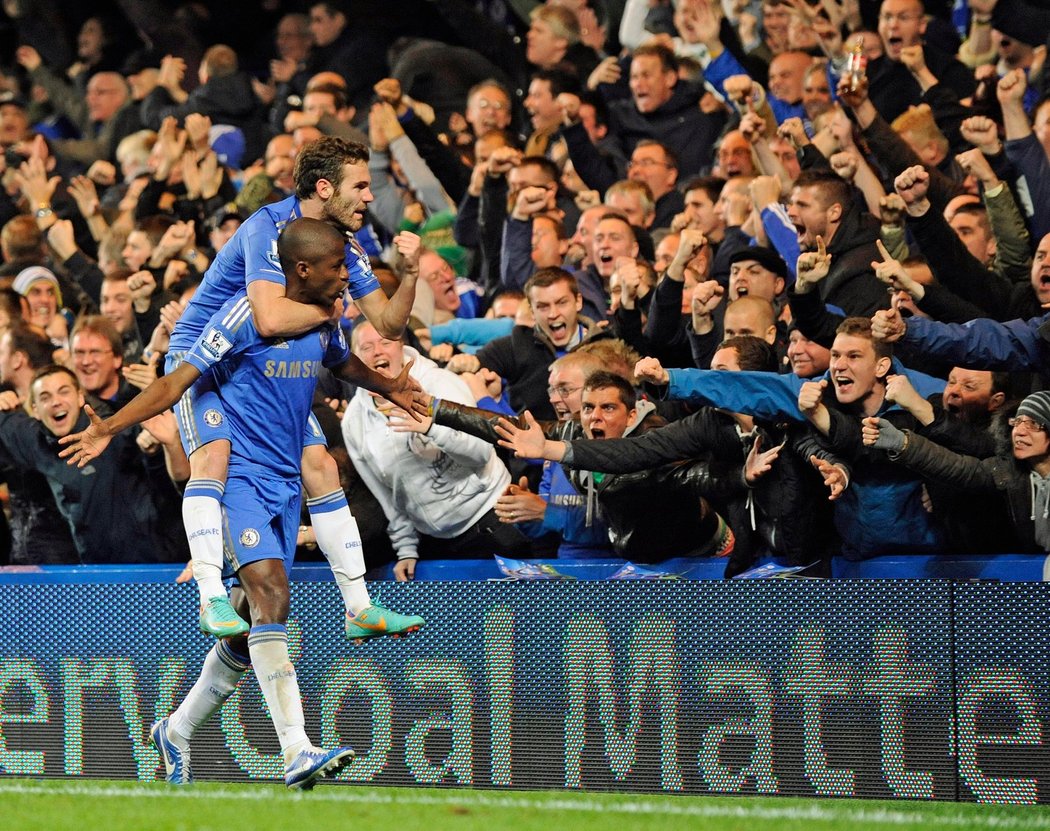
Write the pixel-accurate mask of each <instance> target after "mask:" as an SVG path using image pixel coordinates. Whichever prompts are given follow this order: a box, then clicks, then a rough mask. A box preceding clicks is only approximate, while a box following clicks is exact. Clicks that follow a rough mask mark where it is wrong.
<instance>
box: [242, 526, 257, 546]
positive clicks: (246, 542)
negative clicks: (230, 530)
mask: <svg viewBox="0 0 1050 831" xmlns="http://www.w3.org/2000/svg"><path fill="white" fill-rule="evenodd" d="M258 544H259V532H258V531H256V530H255V529H254V528H245V529H244V530H243V531H241V545H243V546H244V547H245V548H255V546H257V545H258Z"/></svg>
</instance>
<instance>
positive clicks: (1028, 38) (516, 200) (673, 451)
mask: <svg viewBox="0 0 1050 831" xmlns="http://www.w3.org/2000/svg"><path fill="white" fill-rule="evenodd" d="M257 5H258V9H256V10H255V13H253V14H250V15H248V16H247V18H250V19H247V18H246V17H245V16H243V15H240V16H238V15H237V14H236V9H237V4H231V8H230V9H222V10H218V9H215V8H213V6H214V4H208V5H207V8H205V7H204V6H202V4H194V3H186V4H175V3H164V2H160V1H159V0H120V1H119V2H114V3H112V4H107V5H106V6H105V8H104V10H101V11H97V12H96V11H93V10H92V9H90V8H84V9H79V10H76V11H74V10H73V9H72V8H68V7H67V5H66V4H60V3H57V2H46V1H45V0H41V1H40V2H31V0H18V1H17V2H10V3H5V4H4V12H5V13H6V16H7V17H6V20H5V21H3V27H2V28H0V48H2V49H4V50H5V52H6V53H0V146H2V150H3V156H2V161H0V170H2V183H3V187H0V227H2V230H0V253H2V257H3V263H2V265H0V327H2V332H3V334H2V336H0V381H2V383H3V385H4V390H5V391H4V392H2V393H0V464H2V468H3V476H4V478H5V480H6V483H7V506H6V507H7V511H6V516H7V521H8V524H9V526H10V533H9V534H6V533H5V534H3V535H0V537H2V538H3V539H4V540H5V541H6V540H7V539H9V540H10V543H9V545H8V546H7V552H6V558H7V561H8V562H10V563H12V564H37V563H77V562H148V561H173V562H174V561H179V560H182V559H185V557H186V544H185V540H184V535H183V531H182V526H181V521H180V515H179V485H180V483H182V482H184V481H185V480H186V478H187V477H188V475H189V473H188V461H187V459H186V457H185V454H184V453H183V451H182V447H181V445H180V442H179V438H178V430H177V425H176V423H175V419H174V416H172V415H170V414H168V415H164V416H158V417H157V418H155V419H152V420H151V421H149V422H147V423H146V424H145V425H144V426H143V428H142V429H141V430H136V431H134V432H129V433H128V434H125V435H122V436H121V437H120V440H119V441H118V442H115V445H114V447H112V448H111V449H110V450H108V451H107V452H106V453H105V454H103V455H102V456H101V457H99V458H98V459H96V460H95V461H94V462H93V463H92V465H90V466H89V467H87V468H85V469H83V470H78V469H76V468H71V467H67V466H66V465H65V463H64V462H63V461H62V460H60V459H58V457H57V451H58V439H59V438H60V437H62V436H65V435H67V434H69V433H71V432H75V431H76V430H79V429H82V428H83V427H84V426H85V425H86V423H87V420H86V416H85V415H84V414H83V405H84V403H85V402H86V403H88V404H90V405H91V406H92V407H93V408H94V409H95V410H96V412H99V413H100V414H102V415H105V414H106V413H107V412H112V411H113V410H115V409H118V408H120V407H121V406H122V405H123V404H125V403H127V401H129V400H130V399H131V397H133V396H134V395H135V394H136V393H137V392H138V390H140V389H143V388H144V387H145V386H147V385H148V384H149V383H150V382H151V380H153V379H155V378H156V377H157V372H158V368H159V367H161V366H162V365H163V361H162V360H161V359H162V357H163V354H164V353H165V351H166V349H167V343H168V336H169V335H170V333H171V330H172V328H173V327H174V325H175V323H176V321H177V320H178V317H179V315H180V313H181V312H182V309H183V308H184V307H185V304H186V303H187V302H188V301H189V299H190V298H191V297H192V295H193V292H194V289H195V287H196V286H197V285H198V284H199V282H200V280H201V277H202V275H203V274H204V273H205V271H206V270H207V267H208V265H209V263H210V262H211V261H212V259H213V258H214V257H215V254H216V252H217V251H219V250H220V249H221V248H222V246H223V244H224V243H225V242H226V241H227V240H228V239H229V238H230V237H231V236H232V235H233V234H234V233H235V232H236V229H237V228H238V226H239V225H240V223H241V222H242V221H243V220H244V219H245V218H246V217H247V216H249V215H250V214H251V213H252V212H253V211H255V210H257V209H258V208H259V207H260V206H262V205H265V204H267V203H269V202H273V201H276V200H278V199H282V198H284V197H286V196H288V195H289V194H290V193H292V192H293V191H294V176H295V159H296V155H297V153H298V152H299V150H300V149H301V148H302V147H303V146H304V145H305V144H307V143H309V142H311V141H314V140H316V139H317V138H319V137H321V136H335V137H338V138H341V139H345V140H348V141H352V142H360V143H362V144H365V145H367V146H368V148H369V150H370V160H369V170H370V174H371V177H372V182H371V195H372V197H373V198H372V200H371V202H370V204H369V214H368V216H369V221H368V223H367V224H366V225H365V227H364V228H363V229H362V230H361V231H360V232H358V233H357V239H358V242H359V243H360V244H361V246H362V247H363V248H364V250H365V251H366V252H367V253H368V254H369V255H370V256H371V257H372V268H373V270H374V271H375V274H376V276H377V277H378V278H379V280H380V283H381V284H382V285H383V287H384V291H387V293H388V294H390V293H392V292H393V291H394V290H395V289H396V287H397V285H398V281H399V276H398V273H399V268H400V267H401V266H400V264H399V262H398V258H397V256H396V255H395V254H394V253H393V252H392V249H391V248H390V246H389V244H390V241H391V239H392V238H393V236H394V235H395V234H397V233H398V232H399V231H402V230H411V231H414V232H416V233H418V234H419V235H420V236H421V237H422V240H423V243H424V246H425V250H424V253H423V255H422V257H421V259H420V275H421V276H422V277H423V279H422V280H420V282H419V289H418V291H417V296H416V303H415V307H414V309H413V316H412V319H411V321H410V325H409V327H408V330H407V331H406V335H405V337H404V339H403V340H402V341H396V340H391V339H388V338H385V337H383V336H382V335H381V334H380V333H379V332H377V331H376V330H375V329H374V328H372V327H371V326H370V325H369V324H367V323H360V324H358V325H355V323H356V322H357V320H358V319H359V312H358V310H357V309H356V308H355V307H354V306H353V304H348V306H347V309H346V311H345V313H344V317H343V324H344V326H345V328H346V329H347V331H348V332H351V333H352V339H351V344H352V347H353V349H354V351H355V352H356V353H357V354H358V355H359V356H360V357H361V358H362V359H363V360H364V361H365V362H366V363H367V364H369V366H371V367H372V368H374V369H377V370H379V371H381V372H387V373H390V374H396V373H398V372H399V371H400V370H401V367H402V366H403V365H405V364H406V363H407V362H408V361H410V360H411V361H413V362H414V363H413V368H412V373H413V375H414V376H415V377H416V378H417V380H418V381H419V382H420V384H421V385H422V386H423V388H424V389H425V390H426V392H427V393H428V394H429V395H430V396H432V401H431V408H430V411H431V414H432V415H431V417H428V418H426V419H424V420H423V421H422V422H416V421H414V420H412V419H411V418H407V417H406V416H405V414H404V413H401V412H400V411H397V410H396V409H395V408H392V407H391V406H390V405H389V404H388V403H385V402H382V401H377V400H376V399H374V398H373V397H372V396H369V395H367V394H366V393H365V392H364V391H360V390H359V391H354V390H352V389H346V388H344V387H342V386H341V385H340V383H339V382H336V381H335V380H334V379H332V378H330V377H329V378H324V377H323V378H322V384H321V392H319V396H318V402H317V407H316V411H317V413H318V415H319V416H320V417H321V421H322V425H323V427H324V429H325V431H326V435H327V437H328V441H329V445H330V447H331V448H332V452H333V455H334V456H335V457H336V459H337V461H338V462H339V464H340V468H341V470H342V481H343V486H344V489H345V490H346V491H347V494H348V496H349V498H350V504H351V507H352V509H353V511H354V513H355V516H356V517H357V520H358V523H359V526H360V528H361V531H362V535H363V538H364V545H365V553H366V559H367V560H368V562H369V563H370V564H372V565H376V564H380V563H383V562H385V561H390V560H396V561H397V565H396V568H395V573H396V575H397V576H398V577H399V578H406V579H407V578H411V577H412V575H413V573H414V570H415V562H416V560H417V559H418V558H419V557H423V558H426V557H429V556H435V557H448V556H453V557H455V556H479V555H485V554H491V553H507V554H511V555H514V556H525V557H528V556H536V557H538V556H566V557H610V556H611V557H623V558H627V559H630V560H633V561H634V562H639V563H654V562H659V561H662V560H664V559H667V558H670V557H681V556H714V557H724V558H726V563H727V567H726V573H727V575H729V576H731V575H733V574H736V573H739V572H741V571H743V570H745V569H746V568H748V567H749V566H750V565H751V564H752V563H753V562H754V561H755V560H756V558H759V557H763V556H769V555H772V556H774V557H776V558H778V559H779V560H781V561H782V562H785V563H788V564H793V565H808V564H810V563H817V565H816V566H814V567H813V573H822V572H826V568H827V562H828V558H829V557H830V556H832V555H835V554H844V555H845V556H848V557H853V558H866V557H871V556H875V555H879V554H888V553H931V552H932V553H937V552H947V551H954V552H1006V551H1010V552H1021V551H1032V552H1035V551H1050V519H1048V505H1050V436H1048V430H1050V393H1044V392H1040V391H1039V390H1040V389H1041V388H1042V387H1043V386H1044V385H1045V379H1046V377H1047V376H1050V317H1048V318H1047V319H1046V321H1047V322H1045V323H1044V319H1043V315H1044V314H1045V313H1046V312H1045V309H1046V308H1048V307H1050V98H1048V97H1047V92H1048V91H1050V73H1048V72H1047V71H1046V70H1045V69H1044V59H1045V56H1046V48H1047V47H1046V43H1047V38H1048V34H1050V7H1047V6H1046V5H1045V4H1042V3H1041V2H1040V0H969V2H968V4H962V3H956V4H955V6H954V7H951V6H949V5H948V4H946V3H944V2H936V0H930V2H928V3H927V5H926V6H925V7H924V6H923V3H922V0H882V2H873V0H842V2H840V0H817V1H816V2H808V0H750V2H742V1H741V2H736V0H724V2H722V3H719V2H717V0H674V2H670V1H669V0H604V2H602V0H549V2H546V3H540V2H535V0H532V1H531V2H530V0H520V2H511V3H509V4H508V3H505V2H502V0H500V1H499V2H495V0H492V2H487V0H411V2H408V0H406V3H404V4H385V5H384V4H378V3H377V4H369V3H365V4H352V5H351V4H345V5H344V4H342V3H339V2H319V3H309V2H307V3H293V2H280V0H270V2H262V3H259V4H257ZM373 5H374V8H373ZM392 6H398V7H399V10H398V12H397V13H394V12H392V11H391V8H389V7H392ZM1019 407H1020V408H1019ZM340 420H341V423H340ZM300 542H301V543H302V544H303V546H304V547H305V548H307V549H308V548H309V547H310V546H311V544H312V533H311V529H310V528H309V527H308V526H304V527H303V528H302V529H301V532H300Z"/></svg>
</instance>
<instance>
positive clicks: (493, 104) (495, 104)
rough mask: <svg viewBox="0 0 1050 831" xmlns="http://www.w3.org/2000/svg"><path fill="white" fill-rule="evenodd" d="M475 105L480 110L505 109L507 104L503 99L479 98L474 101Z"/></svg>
mask: <svg viewBox="0 0 1050 831" xmlns="http://www.w3.org/2000/svg"><path fill="white" fill-rule="evenodd" d="M474 106H475V107H477V108H478V109H479V110H505V109H507V105H506V104H504V103H503V102H502V101H489V99H488V98H479V99H478V100H477V101H475V102H474Z"/></svg>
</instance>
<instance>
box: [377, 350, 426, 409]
mask: <svg viewBox="0 0 1050 831" xmlns="http://www.w3.org/2000/svg"><path fill="white" fill-rule="evenodd" d="M411 368H412V361H408V362H407V363H406V364H405V365H404V367H402V369H401V372H400V373H399V374H398V376H397V377H396V378H393V379H392V380H391V381H390V387H389V389H387V390H386V392H384V393H383V397H384V398H386V399H387V400H388V401H390V402H392V403H393V404H396V405H397V406H398V407H400V408H401V409H402V410H404V411H405V412H406V413H408V414H409V415H411V416H412V418H414V419H416V421H419V420H420V419H421V418H422V417H424V416H426V415H427V408H426V406H425V405H424V404H423V403H422V401H421V400H420V399H419V398H418V397H417V396H416V393H417V392H422V391H423V388H422V387H421V386H419V382H418V381H416V379H415V378H413V377H412V376H411V375H409V374H408V371H409V370H410V369H411Z"/></svg>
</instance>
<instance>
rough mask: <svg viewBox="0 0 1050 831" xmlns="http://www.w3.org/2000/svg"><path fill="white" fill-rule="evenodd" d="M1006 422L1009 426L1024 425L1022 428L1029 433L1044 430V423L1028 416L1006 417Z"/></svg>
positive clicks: (1043, 431) (1042, 431)
mask: <svg viewBox="0 0 1050 831" xmlns="http://www.w3.org/2000/svg"><path fill="white" fill-rule="evenodd" d="M1006 423H1007V424H1009V425H1010V426H1011V427H1024V429H1025V430H1028V431H1029V432H1030V433H1045V432H1046V427H1045V426H1044V425H1042V424H1040V423H1039V422H1038V421H1036V420H1035V419H1032V418H1029V417H1028V416H1017V417H1016V418H1011V419H1007V421H1006Z"/></svg>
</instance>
